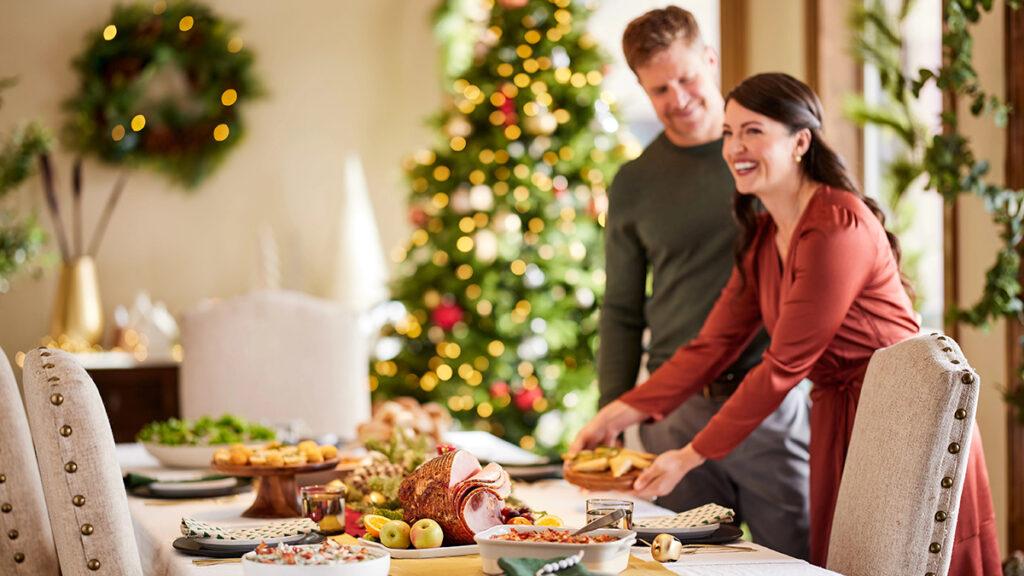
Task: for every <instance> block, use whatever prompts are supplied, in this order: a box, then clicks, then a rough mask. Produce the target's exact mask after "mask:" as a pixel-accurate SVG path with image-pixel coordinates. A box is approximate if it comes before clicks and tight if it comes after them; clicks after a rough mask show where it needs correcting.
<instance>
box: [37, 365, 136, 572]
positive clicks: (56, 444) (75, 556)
mask: <svg viewBox="0 0 1024 576" xmlns="http://www.w3.org/2000/svg"><path fill="white" fill-rule="evenodd" d="M22 384H23V387H24V391H25V408H26V409H27V411H28V421H29V427H30V428H31V431H32V442H33V443H34V444H35V448H36V457H37V459H38V462H39V471H40V474H41V476H42V480H43V489H44V493H45V499H46V508H47V511H48V513H49V516H50V527H51V529H52V530H53V537H54V541H55V542H56V544H57V555H58V557H59V559H60V569H61V573H62V574H63V575H64V576H86V575H92V574H109V575H111V576H113V575H119V576H136V575H139V576H141V574H142V565H141V562H140V560H139V550H138V547H137V546H136V543H135V533H134V531H133V529H132V520H131V516H130V515H129V512H128V497H127V495H126V493H125V490H124V484H123V483H122V480H121V468H120V467H119V466H118V463H117V455H116V452H115V448H114V435H113V433H112V432H111V430H110V422H109V421H108V420H107V413H106V411H105V410H104V409H103V401H102V400H101V399H100V394H99V391H97V390H96V385H95V384H94V383H93V381H92V378H90V377H89V375H88V374H87V373H86V371H85V369H83V368H82V366H81V365H80V364H78V362H77V361H76V360H75V358H74V357H73V356H72V355H71V354H68V353H66V352H62V351H59V350H51V349H47V348H40V349H37V350H33V351H32V352H29V353H28V354H27V355H26V357H25V369H24V372H23V381H22Z"/></svg>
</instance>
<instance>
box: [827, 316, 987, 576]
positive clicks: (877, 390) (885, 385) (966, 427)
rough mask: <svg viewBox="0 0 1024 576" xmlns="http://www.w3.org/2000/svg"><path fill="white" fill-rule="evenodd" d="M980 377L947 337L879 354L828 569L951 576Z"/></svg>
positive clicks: (876, 575)
mask: <svg viewBox="0 0 1024 576" xmlns="http://www.w3.org/2000/svg"><path fill="white" fill-rule="evenodd" d="M980 385H981V383H980V379H979V378H978V375H977V374H976V373H975V372H974V370H973V369H971V367H970V365H969V364H968V363H967V359H966V358H964V355H963V352H961V350H960V347H959V346H958V345H957V344H956V342H954V341H953V339H952V338H950V337H948V336H944V335H941V334H931V335H922V336H917V337H915V338H911V339H909V340H906V341H904V342H901V343H899V344H896V345H894V346H890V347H888V348H884V349H882V350H878V351H877V352H875V354H874V356H872V358H871V363H870V364H869V366H868V370H867V374H866V376H865V378H864V385H863V388H862V390H861V395H860V403H859V405H858V408H857V417H856V420H855V422H854V426H853V436H852V439H851V442H850V448H849V452H848V453H847V457H846V466H845V468H844V470H843V479H842V484H841V485H840V489H839V496H838V500H837V503H836V510H835V516H834V520H833V524H832V534H831V537H830V540H829V554H828V562H827V564H828V566H827V567H828V568H829V569H830V570H834V571H836V572H839V573H841V574H845V575H846V576H869V575H870V576H888V575H892V576H896V575H900V576H904V575H908V574H913V575H918V576H925V575H929V574H930V575H937V576H943V575H945V574H946V572H947V571H948V569H949V563H950V555H951V552H952V548H953V536H954V531H955V529H956V523H957V511H958V508H959V505H960V494H961V492H962V489H963V484H964V475H965V473H966V470H967V458H968V455H969V448H970V446H971V438H972V434H973V431H974V416H975V410H976V408H977V402H978V390H979V388H980Z"/></svg>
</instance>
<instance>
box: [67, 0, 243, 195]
mask: <svg viewBox="0 0 1024 576" xmlns="http://www.w3.org/2000/svg"><path fill="white" fill-rule="evenodd" d="M237 29H238V25H237V24H236V23H234V22H229V21H226V20H222V19H221V18H219V17H218V16H217V15H216V14H214V13H213V12H212V11H211V10H210V9H209V8H207V7H206V6H204V5H202V4H199V3H196V2H191V1H188V0H184V1H177V2H164V1H158V2H156V3H154V4H132V5H127V6H117V7H115V8H114V11H113V14H112V15H111V17H110V19H109V21H108V22H107V23H105V24H104V25H103V26H102V27H100V28H97V29H95V30H93V31H92V32H90V33H89V35H88V36H87V46H86V48H85V51H84V52H82V54H81V55H80V56H79V57H77V58H76V59H75V60H74V68H75V70H76V71H77V72H78V73H79V75H80V83H79V89H78V92H77V93H76V94H75V95H74V96H73V97H72V98H70V99H69V100H67V101H66V102H65V107H66V109H67V111H68V112H69V118H68V121H67V123H66V125H65V126H64V137H65V141H66V143H67V145H68V146H69V147H71V148H72V149H74V150H76V151H78V152H81V153H84V154H91V155H95V156H97V157H99V158H100V159H101V160H103V161H106V162H109V163H114V164H124V165H128V166H140V167H150V168H153V169H155V170H157V171H159V172H161V173H163V174H165V175H167V176H169V177H170V178H171V179H172V180H174V181H175V182H177V183H179V184H182V185H184V186H186V187H189V188H191V187H194V186H195V185H196V184H198V183H199V182H200V181H201V180H203V178H205V177H206V176H208V175H209V174H210V173H211V172H213V170H214V169H215V168H216V167H217V166H218V165H219V164H220V162H221V161H222V160H223V159H224V157H225V156H226V154H227V153H228V151H229V150H231V149H232V148H233V147H234V146H235V145H236V144H238V142H239V141H240V139H241V136H242V135H243V131H244V124H243V122H242V114H241V108H242V107H243V105H244V104H245V103H246V102H247V101H249V100H252V99H253V98H255V97H257V96H259V95H260V93H261V89H260V83H259V81H258V80H257V78H256V77H255V75H254V73H253V70H252V68H253V54H252V52H251V51H249V50H248V49H246V48H245V46H244V44H243V42H242V39H241V38H240V37H239V36H238V34H237Z"/></svg>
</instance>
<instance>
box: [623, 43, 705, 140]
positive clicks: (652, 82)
mask: <svg viewBox="0 0 1024 576" xmlns="http://www.w3.org/2000/svg"><path fill="white" fill-rule="evenodd" d="M717 71H718V60H717V58H716V56H715V52H714V50H712V49H710V48H707V47H704V46H700V45H694V46H687V45H686V44H684V43H683V41H681V40H680V41H678V42H675V43H673V44H672V45H671V46H669V47H668V48H666V49H664V50H662V51H661V52H658V53H656V54H655V55H654V56H653V57H652V58H651V59H650V60H649V61H648V62H647V63H646V64H645V65H643V66H640V67H638V68H637V71H636V73H637V78H638V79H639V80H640V85H641V86H642V87H643V89H644V91H646V92H647V96H648V97H649V98H650V99H651V104H652V105H653V106H654V110H655V112H656V113H657V115H658V119H659V120H661V123H662V125H663V126H664V127H665V132H666V133H667V134H668V136H669V139H670V140H671V141H672V142H674V143H676V144H682V145H690V144H702V143H705V142H709V141H711V140H715V139H717V138H718V137H719V136H720V135H721V124H722V107H723V101H722V93H721V91H720V90H719V88H718V83H717V81H716V79H717Z"/></svg>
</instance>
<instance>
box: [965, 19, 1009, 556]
mask: <svg viewBox="0 0 1024 576" xmlns="http://www.w3.org/2000/svg"><path fill="white" fill-rule="evenodd" d="M1003 36H1004V34H1003V5H1002V3H998V2H997V3H996V9H995V10H994V11H993V13H992V14H991V15H989V16H987V17H986V18H984V19H983V20H982V21H981V23H980V24H979V26H978V27H977V29H976V30H975V33H974V53H975V54H976V55H982V54H983V55H985V56H984V57H983V58H978V57H976V58H975V59H974V65H975V66H976V67H977V69H978V73H979V74H980V75H981V81H982V85H983V86H984V87H985V89H986V90H987V91H989V92H991V93H993V94H1004V93H1005V91H1006V82H1005V81H1004V76H1003ZM961 104H962V103H961ZM961 108H962V111H961V117H962V118H963V125H964V132H965V134H966V135H967V136H968V137H969V138H970V139H971V143H972V145H973V146H974V151H975V154H976V155H977V157H978V158H981V159H986V160H988V161H989V162H990V163H991V165H992V172H991V174H990V176H991V178H992V180H993V181H994V182H1001V181H1002V179H1003V176H1004V169H1003V168H1004V166H1003V163H1004V162H1005V158H1006V154H1005V153H1006V149H1005V147H1006V133H1005V131H1004V130H997V129H996V128H994V127H993V125H992V121H991V119H990V118H985V119H981V120H974V119H973V118H971V117H970V113H969V112H968V111H967V110H966V106H961ZM959 206H960V229H959V238H960V246H959V250H960V292H961V297H962V298H961V300H962V302H961V303H962V304H963V305H970V304H973V303H974V302H975V301H976V300H977V298H978V296H979V295H980V294H981V289H982V287H983V284H984V277H985V271H986V270H988V268H989V267H990V266H991V265H992V263H993V262H994V259H995V254H996V252H997V250H998V249H999V245H1000V241H999V237H998V234H997V229H996V227H995V226H994V225H993V224H992V220H991V218H990V217H989V215H988V213H987V212H986V211H985V208H984V206H983V205H982V203H981V202H980V201H979V200H978V199H977V198H974V197H971V198H964V199H962V200H961V201H960V204H959ZM960 344H961V346H962V347H963V350H964V353H965V354H966V355H967V358H968V359H970V361H971V364H972V365H973V366H974V368H975V369H977V371H978V373H979V374H980V375H981V378H982V383H983V387H982V390H981V401H980V403H979V405H978V426H979V427H980V428H981V435H982V437H983V438H984V441H985V458H986V459H987V461H988V473H989V479H990V480H991V482H992V499H993V501H994V503H995V508H996V520H997V521H998V523H999V535H1000V541H1001V542H1000V544H1001V548H1002V550H1003V552H1004V554H1005V553H1006V552H1007V550H1006V530H1007V514H1008V511H1009V500H1008V488H1007V440H1006V404H1005V403H1004V402H1003V401H1002V398H1001V397H1000V393H999V389H1000V388H1003V387H1005V386H1006V385H1007V381H1008V378H1009V375H1008V374H1007V370H1006V362H1007V359H1006V325H1005V323H1004V322H1002V321H1000V322H998V323H996V324H994V325H993V326H992V327H991V328H990V329H989V330H987V331H986V330H972V329H964V330H962V331H961V335H960Z"/></svg>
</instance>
